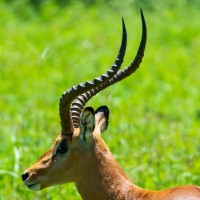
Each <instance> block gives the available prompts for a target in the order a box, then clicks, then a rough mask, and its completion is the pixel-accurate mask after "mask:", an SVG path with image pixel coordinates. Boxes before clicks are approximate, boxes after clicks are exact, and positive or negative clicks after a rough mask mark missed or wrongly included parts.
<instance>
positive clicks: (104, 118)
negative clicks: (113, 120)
mask: <svg viewBox="0 0 200 200" xmlns="http://www.w3.org/2000/svg"><path fill="white" fill-rule="evenodd" d="M108 119H109V109H108V107H107V106H101V107H99V108H98V109H97V110H96V111H95V121H96V123H95V132H97V133H98V134H99V135H100V134H101V133H103V132H104V131H105V130H106V129H107V127H108Z"/></svg>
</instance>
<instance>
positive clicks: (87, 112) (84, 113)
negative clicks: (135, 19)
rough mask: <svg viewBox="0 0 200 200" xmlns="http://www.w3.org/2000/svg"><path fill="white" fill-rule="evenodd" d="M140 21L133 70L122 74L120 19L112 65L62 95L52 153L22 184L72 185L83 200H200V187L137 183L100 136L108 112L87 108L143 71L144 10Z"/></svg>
mask: <svg viewBox="0 0 200 200" xmlns="http://www.w3.org/2000/svg"><path fill="white" fill-rule="evenodd" d="M141 20H142V38H141V41H140V45H139V48H138V51H137V54H136V56H135V58H134V60H133V62H132V63H131V64H130V66H128V67H127V68H125V69H124V70H119V68H120V66H121V64H122V62H123V58H124V55H125V50H126V43H127V34H126V28H125V24H124V21H123V19H122V28H123V31H122V42H121V47H120V50H119V53H118V56H117V58H116V60H115V62H114V64H113V65H112V67H111V68H110V69H109V70H108V71H107V72H106V73H105V74H103V75H101V76H100V77H98V78H95V79H94V80H93V81H90V82H85V83H81V84H78V85H77V86H74V87H72V88H70V89H68V90H67V91H66V92H64V93H63V94H62V96H61V98H60V103H59V114H60V119H61V127H62V129H61V133H60V134H59V136H58V137H57V138H56V140H55V142H54V143H53V145H52V146H51V147H50V149H49V150H48V151H47V152H46V153H45V154H44V155H43V156H41V157H40V158H39V160H38V161H37V162H36V163H35V164H34V165H32V166H31V167H29V168H28V169H27V170H25V172H24V173H23V174H22V180H23V182H24V184H25V186H27V187H28V188H29V189H31V190H41V189H43V188H46V187H49V186H52V185H56V184H62V183H67V182H74V183H75V185H76V188H77V190H78V192H79V193H80V195H81V197H82V198H83V199H84V200H136V199H137V200H138V199H144V200H145V199H146V200H147V199H148V200H150V199H153V200H183V199H184V200H200V187H198V186H179V187H175V188H171V189H166V190H161V191H157V190H154V191H150V190H145V189H142V188H140V187H138V186H136V185H135V184H133V183H132V182H131V181H130V180H129V178H128V177H127V176H126V175H125V174H124V172H123V171H122V169H121V168H120V166H119V165H118V163H117V162H116V160H115V159H114V157H113V155H112V153H111V152H110V150H109V148H108V147H107V146H106V144H105V143H104V141H103V139H102V138H101V134H102V133H103V132H104V131H105V130H106V129H107V126H108V117H109V110H108V108H107V107H106V106H101V107H99V108H98V109H97V110H95V111H94V109H93V108H91V107H87V108H85V109H83V107H84V106H85V104H86V103H87V102H88V100H90V99H91V98H92V97H93V96H94V95H96V94H97V93H98V92H100V91H102V90H103V89H105V88H106V87H108V86H110V85H112V84H114V83H116V82H118V81H120V80H122V79H124V78H125V77H127V76H129V75H131V74H132V73H133V72H135V70H136V69H137V68H138V67H139V65H140V63H141V62H142V58H143V55H144V50H145V45H146V38H147V33H146V32H147V31H146V23H145V19H144V16H143V13H142V11H141Z"/></svg>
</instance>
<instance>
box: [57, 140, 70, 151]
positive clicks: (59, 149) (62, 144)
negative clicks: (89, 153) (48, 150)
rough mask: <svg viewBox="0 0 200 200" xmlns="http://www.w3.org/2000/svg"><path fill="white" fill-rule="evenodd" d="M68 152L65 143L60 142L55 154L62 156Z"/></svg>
mask: <svg viewBox="0 0 200 200" xmlns="http://www.w3.org/2000/svg"><path fill="white" fill-rule="evenodd" d="M67 150H68V146H67V141H65V140H64V141H62V142H61V143H60V145H59V146H58V148H57V150H56V153H59V154H64V153H66V152H67Z"/></svg>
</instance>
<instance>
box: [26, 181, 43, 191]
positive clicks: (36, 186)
mask: <svg viewBox="0 0 200 200" xmlns="http://www.w3.org/2000/svg"><path fill="white" fill-rule="evenodd" d="M26 186H27V187H28V188H29V189H30V190H34V191H38V190H40V188H41V185H40V183H39V182H37V183H33V184H26Z"/></svg>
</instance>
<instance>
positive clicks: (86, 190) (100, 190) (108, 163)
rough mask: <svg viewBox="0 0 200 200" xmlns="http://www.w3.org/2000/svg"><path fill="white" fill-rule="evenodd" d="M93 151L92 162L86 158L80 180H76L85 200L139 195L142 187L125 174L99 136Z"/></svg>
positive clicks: (124, 197) (104, 199)
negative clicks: (133, 182)
mask: <svg viewBox="0 0 200 200" xmlns="http://www.w3.org/2000/svg"><path fill="white" fill-rule="evenodd" d="M94 148H95V151H92V153H91V155H88V156H92V158H91V157H90V162H87V158H85V162H84V161H83V162H84V163H85V164H83V165H82V172H80V173H81V175H80V178H79V180H77V181H76V182H75V184H76V187H77V190H78V191H79V193H80V195H81V197H82V198H83V199H84V200H94V199H98V200H107V199H109V200H122V199H126V198H127V194H130V196H132V197H133V196H134V193H135V196H137V195H136V194H138V191H140V190H141V189H140V188H139V187H137V186H135V185H133V184H132V182H131V181H130V180H129V179H128V178H127V176H126V175H125V174H124V172H123V171H122V169H121V168H120V166H119V165H118V163H117V162H116V161H115V159H114V157H113V156H112V154H111V152H110V151H109V149H108V148H107V146H106V145H105V143H104V142H103V140H102V139H101V138H99V139H98V140H97V142H96V145H95V146H94Z"/></svg>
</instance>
